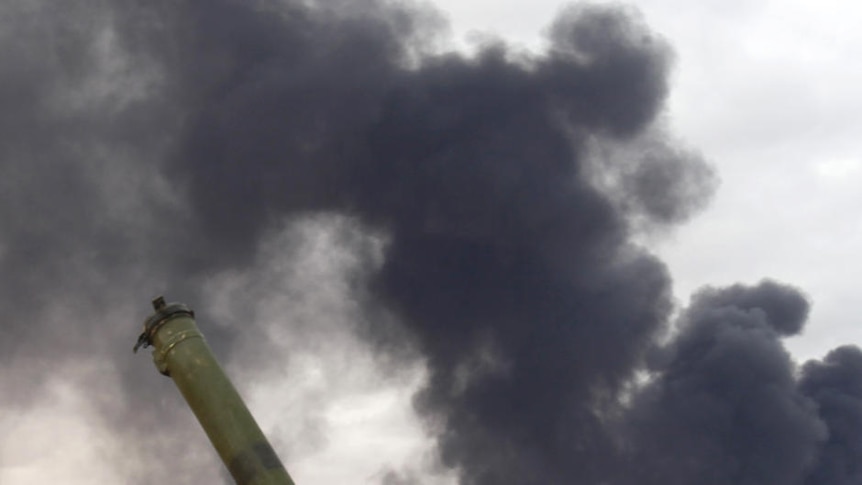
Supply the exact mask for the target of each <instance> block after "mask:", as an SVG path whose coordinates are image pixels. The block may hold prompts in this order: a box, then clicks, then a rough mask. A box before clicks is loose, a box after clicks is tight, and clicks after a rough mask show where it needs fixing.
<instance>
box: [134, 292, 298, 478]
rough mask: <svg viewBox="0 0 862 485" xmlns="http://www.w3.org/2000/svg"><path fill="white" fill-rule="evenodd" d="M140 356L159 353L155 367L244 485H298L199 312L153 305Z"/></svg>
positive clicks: (159, 301) (162, 301) (178, 305)
mask: <svg viewBox="0 0 862 485" xmlns="http://www.w3.org/2000/svg"><path fill="white" fill-rule="evenodd" d="M153 308H154V309H155V313H154V314H153V315H151V316H150V317H149V318H147V320H146V321H145V322H144V332H143V333H142V334H141V336H140V337H138V343H137V344H136V345H135V348H134V351H135V352H137V351H138V349H139V348H141V347H145V348H146V347H148V346H152V347H153V361H154V362H155V364H156V368H157V369H158V370H159V372H161V373H162V374H164V375H166V376H168V377H170V378H171V379H173V381H174V383H175V384H176V385H177V387H178V388H179V390H180V392H181V393H182V395H183V397H184V398H185V399H186V402H188V404H189V407H191V408H192V411H193V412H194V413H195V416H196V417H197V418H198V421H199V422H200V423H201V426H202V427H203V428H204V431H205V432H206V434H207V436H209V439H210V441H211V442H212V444H213V446H214V447H215V449H216V451H217V452H218V454H219V456H220V457H221V459H222V461H223V462H224V464H225V466H227V468H228V470H229V471H230V474H231V475H232V476H233V478H234V480H236V483H237V484H239V485H294V484H293V480H291V478H290V476H289V475H288V474H287V470H285V468H284V465H282V464H281V461H280V460H279V459H278V456H277V455H276V454H275V451H274V450H273V449H272V446H270V444H269V442H268V441H267V440H266V437H265V436H264V435H263V432H262V431H261V430H260V427H259V426H258V425H257V423H256V422H255V420H254V418H253V417H252V415H251V413H250V412H249V411H248V408H246V407H245V404H244V403H243V401H242V398H241V397H240V396H239V393H237V391H236V389H235V388H234V387H233V384H231V382H230V380H229V379H228V378H227V376H226V375H225V373H224V371H223V370H222V368H221V366H220V365H219V363H218V362H217V361H216V359H215V356H213V353H212V351H211V350H210V348H209V345H207V343H206V341H205V340H204V338H203V334H201V332H200V330H198V327H197V324H196V323H195V319H194V316H195V314H194V312H193V311H192V310H190V309H189V307H187V306H186V305H184V304H182V303H170V304H167V303H165V299H164V298H162V297H158V298H156V299H155V300H153Z"/></svg>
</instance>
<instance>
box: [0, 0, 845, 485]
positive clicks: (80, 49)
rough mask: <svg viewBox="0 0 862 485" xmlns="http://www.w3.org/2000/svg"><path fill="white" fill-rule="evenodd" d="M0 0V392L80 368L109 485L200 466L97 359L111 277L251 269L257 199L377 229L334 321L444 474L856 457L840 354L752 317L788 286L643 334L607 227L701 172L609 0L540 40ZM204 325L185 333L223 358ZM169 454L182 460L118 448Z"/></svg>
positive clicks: (416, 14)
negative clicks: (796, 356)
mask: <svg viewBox="0 0 862 485" xmlns="http://www.w3.org/2000/svg"><path fill="white" fill-rule="evenodd" d="M0 13H2V15H0V22H2V25H0V26H2V29H0V39H2V42H3V45H4V58H3V60H2V61H0V62H2V63H3V65H2V71H0V72H2V73H3V75H2V76H0V105H2V107H3V110H2V113H0V127H3V131H2V133H0V175H2V179H0V189H2V194H3V200H4V202H3V204H2V206H0V217H2V226H0V269H2V271H3V274H4V275H6V278H4V280H3V282H2V294H0V308H2V309H3V312H4V315H5V316H6V317H7V319H6V320H4V323H3V326H2V327H0V332H2V333H0V336H2V338H0V365H4V366H5V367H6V368H7V369H9V371H10V372H9V375H15V376H17V377H16V378H15V380H11V379H10V380H7V381H4V382H5V383H11V384H10V385H11V386H12V387H14V389H13V390H12V392H8V393H6V392H4V393H3V395H2V396H0V406H3V407H4V408H5V409H24V408H25V406H26V405H27V404H30V403H32V402H35V401H38V400H39V399H40V398H42V397H43V390H44V389H43V387H44V386H42V385H41V384H40V382H43V381H44V379H42V376H43V375H45V374H47V373H49V372H50V370H51V369H52V368H57V367H63V366H66V365H67V364H71V363H76V362H97V363H102V364H101V365H102V367H99V369H100V373H81V374H80V375H79V376H77V377H75V383H76V384H77V385H80V386H83V388H85V389H87V393H88V395H89V396H91V399H92V402H93V403H94V406H96V407H97V409H98V410H99V411H100V416H101V419H102V420H103V424H104V425H105V426H106V427H107V429H109V430H110V432H111V434H112V435H113V436H116V437H117V438H118V439H119V440H120V441H121V442H123V443H127V444H128V447H129V455H128V456H130V457H138V458H129V459H128V460H129V461H128V462H127V463H126V462H124V463H118V464H117V468H118V469H120V470H128V471H127V472H126V474H127V476H126V477H125V478H126V482H127V483H153V482H162V481H165V482H167V481H171V482H172V483H200V482H201V481H206V482H213V481H218V480H223V478H224V477H223V474H222V475H219V471H218V470H220V468H219V466H218V465H217V464H215V463H214V460H213V458H212V456H211V454H209V451H208V450H207V449H206V448H207V446H206V444H205V443H204V442H202V439H199V440H197V441H198V442H200V444H194V445H190V444H189V442H190V441H192V440H190V439H189V438H188V437H189V436H195V437H198V438H202V433H200V432H199V431H198V430H195V427H196V424H195V423H193V422H190V419H189V415H188V413H187V410H185V409H184V407H183V406H182V404H180V403H179V401H178V400H170V401H168V400H165V399H163V398H154V397H153V396H163V395H167V394H168V393H171V392H173V390H172V389H170V383H169V382H166V381H157V377H156V376H154V375H153V374H154V372H153V370H152V369H151V368H150V367H149V366H148V365H147V364H146V363H142V362H141V359H136V360H132V359H130V357H129V355H128V349H129V347H130V345H131V343H132V341H133V339H134V331H135V330H136V329H134V328H133V327H132V326H131V321H130V320H131V318H130V315H140V314H143V313H145V312H146V307H145V306H144V305H142V301H141V300H142V299H145V298H146V297H148V296H151V295H152V294H154V293H156V292H162V291H164V292H166V293H168V294H170V295H178V296H181V297H182V298H183V299H185V300H186V301H189V302H190V303H192V304H193V306H194V303H195V302H196V301H200V300H202V299H205V298H206V296H207V295H206V291H207V290H206V288H207V286H206V284H205V283H206V282H208V281H210V278H212V277H213V275H217V274H222V273H220V272H227V271H255V270H256V269H257V268H259V267H260V263H259V261H258V260H257V259H256V258H259V257H260V253H258V250H259V248H260V246H261V241H262V240H263V239H265V238H266V237H267V235H269V234H271V233H272V232H273V231H278V230H279V228H280V227H283V225H284V224H285V220H293V219H296V218H301V217H306V216H310V215H319V214H331V213H337V214H340V215H341V216H342V217H344V218H346V219H348V220H350V221H351V223H350V224H351V227H352V228H358V229H357V230H358V231H359V232H362V233H365V234H374V235H380V239H381V240H383V241H384V242H385V244H384V250H383V253H382V257H381V258H380V261H379V262H375V261H374V260H375V258H373V257H368V258H366V260H364V263H365V266H364V267H363V271H359V272H358V273H360V274H358V275H353V277H355V281H354V283H355V284H356V288H355V290H356V293H357V295H356V298H357V300H358V301H361V302H362V303H363V305H364V309H365V310H366V311H367V314H366V315H364V316H360V317H357V318H358V319H360V320H363V321H367V322H369V323H367V324H363V325H361V326H360V327H359V330H358V331H359V332H360V334H361V335H362V336H363V337H364V338H365V339H366V340H367V342H369V343H370V345H372V346H373V348H374V349H376V350H377V351H379V352H380V353H381V354H387V355H389V356H390V359H389V360H388V362H390V363H391V362H392V361H395V362H401V361H402V360H409V359H413V358H417V357H416V355H418V356H419V357H418V358H420V359H421V360H422V361H423V363H424V364H425V365H427V370H428V381H427V383H426V384H425V385H424V387H423V388H422V389H421V390H420V392H419V393H418V394H417V395H416V396H415V398H414V404H415V408H416V410H417V411H418V413H419V414H420V415H421V417H422V418H423V419H424V421H425V423H426V424H427V429H428V431H429V433H431V435H432V436H433V437H434V438H435V439H436V442H437V444H438V450H439V453H440V458H441V461H442V464H443V465H444V466H446V467H451V468H453V469H456V470H457V474H458V476H459V479H460V482H461V483H463V484H496V485H506V484H532V483H536V484H539V483H542V484H547V483H551V484H557V483H680V484H682V483H694V482H698V483H715V484H718V483H738V484H753V483H758V484H766V483H768V484H771V483H775V484H778V483H782V484H792V483H841V484H843V483H857V482H858V480H859V477H858V475H857V474H856V472H855V468H854V467H853V463H855V461H856V460H855V459H856V458H858V457H859V453H860V451H859V449H858V448H859V447H858V446H857V444H858V443H857V441H858V436H859V435H860V429H859V419H858V418H859V413H858V412H857V409H858V404H859V397H860V393H859V389H858V382H859V379H860V375H862V374H860V372H862V369H860V366H859V365H858V364H859V361H860V353H859V351H858V350H857V349H855V348H850V347H845V348H841V349H839V350H836V351H835V352H833V353H832V354H830V355H829V356H827V358H826V359H825V360H824V361H823V362H811V363H808V364H806V366H805V367H804V368H803V370H802V374H801V377H798V376H797V373H796V370H795V367H794V363H793V362H792V360H791V359H790V357H789V355H788V354H787V352H786V350H785V349H784V347H783V345H782V342H781V340H780V339H781V338H782V337H784V336H788V335H794V334H797V333H799V332H800V331H801V330H802V326H803V324H804V322H805V319H806V317H807V312H808V302H807V300H806V299H805V297H804V296H803V295H801V294H800V293H799V292H798V291H797V290H795V289H793V288H790V287H787V286H784V285H781V284H779V283H774V282H769V281H767V282H764V283H761V284H759V285H757V286H753V287H748V286H742V285H737V286H733V287H730V288H725V289H706V290H703V291H702V292H700V293H699V294H698V295H697V296H696V297H695V298H694V300H693V301H692V303H691V305H690V307H689V308H688V309H687V310H685V311H684V312H683V314H682V317H681V319H680V321H679V328H678V334H674V335H672V338H671V339H670V341H669V343H667V344H665V345H663V346H662V345H659V344H658V343H657V342H658V340H660V337H664V336H666V335H667V333H666V332H667V331H668V330H669V328H668V327H669V320H670V318H671V314H672V311H673V310H674V308H673V302H672V299H671V281H670V277H669V275H668V272H667V269H666V268H665V266H664V265H663V264H662V263H661V262H660V261H659V260H658V259H656V258H655V257H654V256H652V255H651V254H649V253H648V252H647V251H646V250H645V249H643V248H641V247H639V246H637V245H636V244H635V243H634V242H633V240H634V238H635V236H637V231H638V230H640V229H642V228H643V227H655V228H666V227H668V226H672V225H673V224H677V223H680V222H682V221H684V220H686V219H687V218H688V217H690V216H691V215H692V214H693V213H695V212H696V211H697V210H698V209H699V208H701V207H703V206H704V204H705V203H706V201H707V200H708V199H709V196H710V195H711V191H712V190H713V189H714V188H715V186H716V183H715V176H714V174H713V173H712V171H711V169H710V168H709V166H708V165H707V164H706V163H705V162H704V161H703V159H702V158H701V157H700V156H699V155H698V154H697V153H696V152H693V151H691V150H688V149H685V148H681V147H679V146H678V144H677V143H676V142H675V141H674V139H673V137H672V136H669V135H668V134H667V133H666V132H665V131H664V130H663V128H662V126H661V114H662V110H663V106H664V102H665V98H666V96H667V93H668V84H667V76H668V70H669V68H670V64H671V55H670V49H669V47H668V46H667V45H666V44H665V42H664V41H663V40H662V39H661V38H660V37H658V36H657V35H655V34H653V33H652V32H650V31H649V29H648V28H646V26H645V25H643V23H642V22H641V20H640V19H639V17H638V16H637V14H636V12H631V11H628V10H625V9H623V8H619V7H596V6H579V7H572V8H570V9H567V10H564V11H563V12H562V13H561V14H560V15H559V17H558V18H557V19H556V20H555V21H554V22H553V23H552V26H551V28H550V31H549V32H550V35H549V38H550V46H549V48H548V50H547V51H546V52H542V53H537V54H524V53H522V52H520V51H516V50H514V49H513V48H511V47H510V46H507V45H506V44H505V43H502V42H491V43H489V44H487V45H485V46H483V47H481V48H480V49H479V50H478V52H477V53H476V54H475V55H472V56H466V55H463V54H457V53H445V52H441V51H440V49H439V45H440V44H439V41H440V38H439V37H438V36H437V32H438V30H440V29H441V28H442V27H443V23H442V21H441V19H440V16H439V15H438V14H436V13H434V12H433V11H431V10H430V9H427V8H419V7H414V6H407V5H403V4H397V5H391V4H385V3H381V2H373V1H363V2H331V3H326V4H320V5H318V4H313V3H301V2H289V1H288V2H275V1H272V2H264V1H256V2H247V1H231V0H218V1H206V2H204V1H197V0H188V1H183V2H173V1H171V2H167V1H165V2H162V1H154V2H146V3H144V2H137V1H133V0H114V1H111V2H92V1H73V0H72V1H67V2H64V3H63V6H62V8H59V7H57V6H56V5H53V4H51V3H49V2H41V1H33V0H30V1H27V2H15V1H12V2H6V3H5V4H4V5H3V6H2V7H0ZM354 232H355V231H354ZM348 233H351V231H345V232H344V234H348ZM345 237H346V236H345ZM375 237H376V236H375ZM288 241H290V240H288ZM343 243H344V244H345V245H347V246H351V247H354V249H355V250H356V251H357V252H362V251H365V250H366V249H365V246H364V245H367V238H366V239H363V238H357V242H356V243H355V244H353V243H352V242H350V241H346V242H343ZM286 244H287V246H288V247H286V248H285V252H286V253H289V252H291V251H292V250H293V249H295V248H294V246H295V245H298V244H299V243H294V242H288V243H286ZM256 265H257V266H256ZM300 277H301V276H300ZM247 298H251V297H247ZM198 313H199V315H201V316H202V319H203V320H206V317H207V310H206V308H199V310H198ZM382 315H386V316H387V318H383V320H386V321H391V320H395V322H396V323H395V324H392V325H389V324H387V325H379V324H376V323H375V322H376V321H378V318H376V317H378V316H382ZM117 322H123V324H122V325H118V324H117ZM127 324H128V325H127ZM396 327H397V328H396ZM265 330H266V329H264V328H262V327H261V326H260V325H257V326H256V325H246V326H245V327H243V328H242V331H243V333H244V334H245V335H246V337H244V338H248V337H247V336H248V335H249V334H251V335H258V336H260V337H262V340H264V339H263V337H265ZM236 332H237V328H236V327H235V326H234V327H215V328H211V329H210V328H208V329H207V335H208V337H209V339H210V340H211V341H212V342H213V343H214V345H215V347H216V349H217V350H218V351H221V352H224V353H228V354H229V353H230V351H231V349H232V345H233V344H234V342H235V341H236V339H235V337H236V335H235V334H236ZM96 335H97V336H98V339H97V340H96V341H95V342H94V338H93V337H94V336H96ZM304 335H305V334H303V336H304ZM405 346H407V347H410V351H407V352H402V353H399V352H396V351H394V350H393V349H396V348H399V347H405ZM266 361H267V360H266V359H265V358H262V359H256V360H254V364H255V365H263V364H265V363H266ZM383 361H386V359H383ZM104 362H109V363H110V367H112V369H110V370H106V369H103V367H104V364H103V363H104ZM396 365H397V364H396ZM643 372H647V373H648V375H649V377H647V378H643V377H642V375H643ZM112 373H113V374H112ZM104 374H109V375H114V376H115V377H116V382H113V380H111V382H105V381H104V380H103V379H102V376H103V375H104ZM643 379H646V380H645V381H644V380H643ZM106 396H111V397H110V398H108V397H106ZM311 434H314V433H311ZM179 449H182V450H183V453H185V457H184V460H183V464H182V465H183V466H186V468H182V469H179V468H173V467H157V469H150V468H146V474H145V475H143V476H142V475H140V474H138V473H137V472H138V471H140V470H142V469H143V468H144V465H141V463H173V462H175V458H176V456H177V455H176V450H179ZM284 458H285V462H286V463H288V466H289V463H290V457H284ZM0 460H2V457H0ZM0 466H2V461H0ZM177 466H179V465H177ZM201 470H204V472H203V473H204V475H203V476H201V475H200V474H199V473H201ZM420 480H421V479H420V478H418V477H417V476H416V475H415V474H413V473H411V472H408V473H403V474H399V473H396V472H395V471H392V472H389V473H387V474H385V475H383V478H382V481H383V483H418V482H419V481H420Z"/></svg>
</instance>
